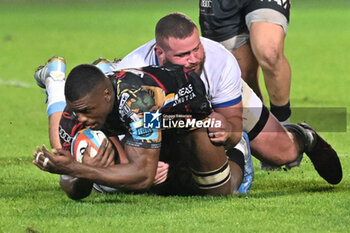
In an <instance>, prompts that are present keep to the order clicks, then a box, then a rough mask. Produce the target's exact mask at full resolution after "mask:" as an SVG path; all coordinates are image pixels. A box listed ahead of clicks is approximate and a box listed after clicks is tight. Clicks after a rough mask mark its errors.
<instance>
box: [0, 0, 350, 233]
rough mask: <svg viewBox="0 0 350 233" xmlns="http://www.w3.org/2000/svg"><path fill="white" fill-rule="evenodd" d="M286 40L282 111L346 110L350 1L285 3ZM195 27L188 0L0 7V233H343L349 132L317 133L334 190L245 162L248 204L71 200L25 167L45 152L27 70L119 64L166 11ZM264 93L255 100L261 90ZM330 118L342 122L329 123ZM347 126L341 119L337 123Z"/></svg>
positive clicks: (36, 92) (349, 214)
mask: <svg viewBox="0 0 350 233" xmlns="http://www.w3.org/2000/svg"><path fill="white" fill-rule="evenodd" d="M292 4H293V6H292V11H291V24H290V27H289V31H288V36H287V37H286V45H285V50H286V56H287V57H288V59H289V61H290V63H291V67H292V93H291V104H292V106H293V107H303V108H306V107H319V108H326V107H327V108H333V107H339V108H344V109H346V110H347V111H349V107H350V98H349V88H350V77H349V73H350V72H349V71H350V68H349V67H350V65H349V64H350V63H349V61H350V55H349V54H350V50H349V48H350V39H349V38H350V13H349V12H350V4H349V2H348V1H347V0H337V1H324V0H321V1H316V0H308V1H302V0H293V1H292ZM173 11H181V12H184V13H186V14H188V15H189V16H190V17H192V18H193V19H194V20H195V21H196V22H198V2H197V0H187V1H185V0H178V1H175V0H147V1H146V0H144V1H142V0H138V1H136V0H129V1H126V0H125V1H58V0H57V1H53V0H52V1H29V0H28V1H0V55H1V56H0V109H1V113H0V122H1V123H0V135H1V136H0V138H1V142H0V145H1V146H0V148H1V153H0V232H349V231H350V197H349V196H350V169H349V166H350V156H349V149H350V146H349V138H350V134H349V126H347V125H346V126H345V129H344V130H340V131H341V132H339V131H338V132H327V130H325V131H324V132H321V135H322V136H324V137H325V138H326V139H327V140H328V141H329V142H330V143H331V144H332V145H333V146H334V147H335V148H336V150H337V151H338V154H339V156H340V159H341V162H342V165H343V181H342V182H341V183H340V184H339V185H336V186H331V185H329V184H327V183H326V182H325V181H323V180H322V178H320V177H319V176H318V175H317V174H316V172H315V171H314V169H313V167H312V164H311V162H310V160H308V158H305V159H304V161H303V162H302V165H301V166H300V167H299V168H295V169H292V170H290V171H283V170H282V171H275V172H266V171H261V170H259V169H258V164H259V163H258V161H257V160H254V163H255V174H256V176H255V180H254V184H253V188H252V191H251V193H250V194H249V195H241V196H234V197H217V198H213V197H159V196H148V195H129V194H120V195H101V194H96V193H93V194H92V195H91V196H89V197H88V198H86V199H84V200H82V201H78V202H76V201H71V200H70V199H68V198H67V197H66V196H65V194H64V193H63V192H62V191H61V190H60V188H59V186H58V178H59V177H58V176H57V175H52V174H48V173H43V172H41V171H40V170H39V169H37V168H36V167H35V166H34V165H32V164H31V160H32V156H31V154H32V153H33V152H34V149H35V146H36V145H41V144H46V145H49V141H48V132H47V124H48V122H47V115H46V112H45V109H46V105H45V104H44V99H45V95H44V94H43V93H41V91H40V89H39V88H38V87H37V86H36V84H35V82H34V79H33V74H34V70H35V68H36V67H37V66H38V65H39V64H41V63H44V62H45V61H46V60H47V59H48V58H49V57H51V56H52V55H57V56H64V57H65V58H66V60H67V71H69V70H70V69H71V68H72V67H73V66H75V65H77V64H81V63H90V62H91V61H93V60H95V59H96V58H97V57H99V56H103V57H106V58H109V59H112V58H114V57H119V58H122V57H123V56H124V55H126V54H127V53H128V52H130V51H131V50H132V49H134V48H136V47H137V46H139V45H141V44H143V43H145V42H146V41H149V40H151V39H152V38H153V36H154V25H155V23H156V22H157V20H158V19H159V18H160V17H162V16H164V15H165V14H167V13H169V12H173ZM265 95H266V92H265ZM329 117H330V119H329V121H330V122H331V124H332V123H334V124H338V123H339V120H340V121H342V120H343V122H346V121H349V114H348V113H347V114H345V115H344V117H343V118H342V119H338V118H334V119H335V120H332V119H333V118H332V117H333V116H329ZM344 118H346V119H344Z"/></svg>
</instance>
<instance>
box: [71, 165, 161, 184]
mask: <svg viewBox="0 0 350 233" xmlns="http://www.w3.org/2000/svg"><path fill="white" fill-rule="evenodd" d="M154 170H156V169H154ZM147 174H149V171H145V170H144V169H143V168H141V167H139V168H136V166H135V167H131V166H130V164H117V165H113V166H109V167H106V168H96V167H90V166H85V165H79V166H77V167H76V168H75V169H73V171H72V174H70V175H71V176H73V177H77V178H81V179H88V180H90V181H92V182H95V183H98V184H102V185H106V186H109V187H114V188H120V189H127V190H142V189H147V188H149V187H150V186H151V185H152V182H153V179H154V176H155V174H153V175H151V177H150V176H149V175H147Z"/></svg>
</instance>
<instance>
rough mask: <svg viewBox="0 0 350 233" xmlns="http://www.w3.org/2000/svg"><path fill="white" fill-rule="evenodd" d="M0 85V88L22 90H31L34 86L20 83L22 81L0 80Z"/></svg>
mask: <svg viewBox="0 0 350 233" xmlns="http://www.w3.org/2000/svg"><path fill="white" fill-rule="evenodd" d="M0 85H2V86H12V87H23V88H33V87H34V86H33V85H31V84H29V83H26V82H22V81H17V80H11V81H10V80H3V79H1V78H0Z"/></svg>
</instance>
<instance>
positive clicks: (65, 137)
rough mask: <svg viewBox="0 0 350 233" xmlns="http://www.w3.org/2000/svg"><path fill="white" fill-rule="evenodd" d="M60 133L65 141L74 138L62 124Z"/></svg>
mask: <svg viewBox="0 0 350 233" xmlns="http://www.w3.org/2000/svg"><path fill="white" fill-rule="evenodd" d="M59 135H60V138H61V139H62V140H63V141H64V142H67V143H71V142H72V140H73V138H72V137H71V136H70V135H69V133H67V132H66V131H65V130H64V129H63V128H62V127H61V126H59Z"/></svg>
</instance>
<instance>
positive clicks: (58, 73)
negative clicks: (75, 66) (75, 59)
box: [34, 56, 66, 88]
mask: <svg viewBox="0 0 350 233" xmlns="http://www.w3.org/2000/svg"><path fill="white" fill-rule="evenodd" d="M65 71H66V60H65V59H64V58H63V57H56V56H52V57H51V58H50V59H49V60H48V61H47V62H46V64H45V65H40V66H39V67H38V68H37V69H36V71H35V73H34V78H35V80H36V83H37V84H38V86H39V87H41V88H46V85H45V82H46V79H47V78H51V79H53V80H55V81H63V80H64V79H65Z"/></svg>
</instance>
